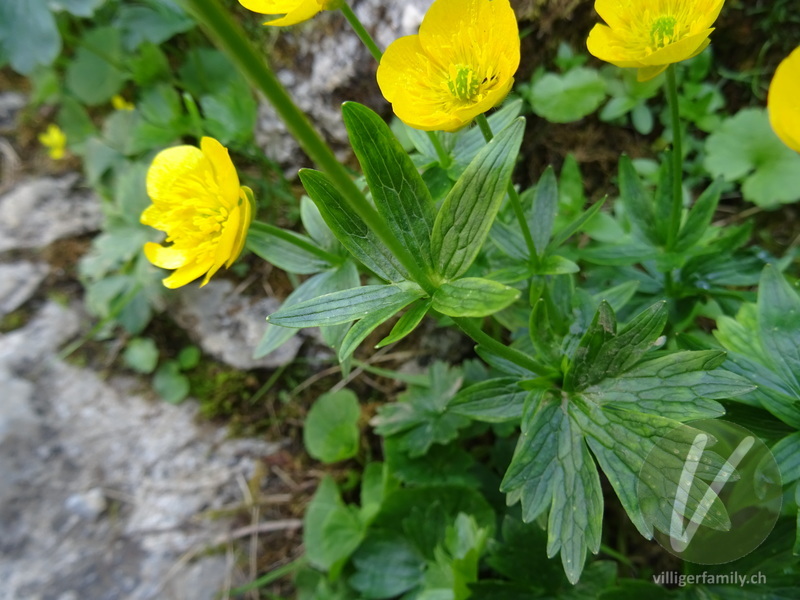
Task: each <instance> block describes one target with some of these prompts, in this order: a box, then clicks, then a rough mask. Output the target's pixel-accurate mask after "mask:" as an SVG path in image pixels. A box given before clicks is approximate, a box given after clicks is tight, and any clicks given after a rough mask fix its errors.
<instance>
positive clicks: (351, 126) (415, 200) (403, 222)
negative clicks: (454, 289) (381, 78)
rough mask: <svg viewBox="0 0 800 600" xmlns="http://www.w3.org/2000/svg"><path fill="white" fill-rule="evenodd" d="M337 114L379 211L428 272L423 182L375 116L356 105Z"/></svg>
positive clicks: (427, 205) (429, 215)
mask: <svg viewBox="0 0 800 600" xmlns="http://www.w3.org/2000/svg"><path fill="white" fill-rule="evenodd" d="M342 115H343V117H344V124H345V127H346V128H347V133H348V135H349V136H350V143H351V144H352V146H353V151H354V152H355V154H356V157H357V158H358V162H359V163H360V164H361V168H362V169H363V170H364V175H365V177H366V179H367V185H368V186H369V189H370V192H372V199H373V200H374V201H375V206H376V207H377V209H378V212H380V214H381V215H382V216H383V218H384V219H385V220H386V222H387V223H388V225H389V228H390V229H391V231H392V233H393V234H394V235H395V236H396V237H397V238H398V239H399V240H400V241H401V242H402V243H403V245H404V246H405V247H406V249H407V250H408V251H409V252H410V253H411V254H412V255H413V256H415V257H417V258H418V259H419V261H420V263H421V264H422V265H424V266H427V267H430V265H431V229H432V228H433V217H434V205H433V200H432V199H431V195H430V192H429V191H428V188H427V186H426V185H425V182H424V181H423V180H422V177H421V176H420V174H419V173H418V172H417V169H416V167H415V166H414V163H413V162H412V161H411V159H410V158H409V156H408V154H407V153H406V151H405V150H403V148H402V146H401V145H400V143H399V142H398V141H397V139H396V138H395V137H394V135H393V134H392V131H391V129H390V128H389V126H388V125H387V124H386V123H385V122H384V120H383V119H382V118H381V117H380V116H378V115H377V114H375V113H374V112H373V111H371V110H370V109H368V108H367V107H366V106H363V105H361V104H358V103H357V102H346V103H345V104H344V105H343V106H342Z"/></svg>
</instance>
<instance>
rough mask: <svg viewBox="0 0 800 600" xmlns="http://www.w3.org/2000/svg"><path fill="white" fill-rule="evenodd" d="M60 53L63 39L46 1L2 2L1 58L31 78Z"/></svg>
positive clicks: (18, 0) (6, 0) (13, 0)
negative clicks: (33, 73)
mask: <svg viewBox="0 0 800 600" xmlns="http://www.w3.org/2000/svg"><path fill="white" fill-rule="evenodd" d="M60 52H61V36H60V35H59V32H58V26H57V24H56V20H55V18H54V17H53V15H52V14H51V13H50V10H49V9H48V6H47V3H46V2H45V1H44V0H3V1H2V2H0V56H4V57H6V58H7V59H8V61H9V63H11V68H13V69H14V70H15V71H17V72H18V73H21V74H23V75H30V74H31V73H32V72H33V70H34V69H35V68H36V67H38V66H42V65H44V66H46V65H49V64H50V63H52V62H53V61H54V60H55V59H56V57H57V56H58V54H59V53H60Z"/></svg>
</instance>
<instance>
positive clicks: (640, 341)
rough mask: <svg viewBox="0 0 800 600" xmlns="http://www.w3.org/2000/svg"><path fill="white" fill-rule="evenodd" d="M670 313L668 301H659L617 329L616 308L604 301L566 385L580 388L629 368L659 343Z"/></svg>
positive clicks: (571, 365)
mask: <svg viewBox="0 0 800 600" xmlns="http://www.w3.org/2000/svg"><path fill="white" fill-rule="evenodd" d="M667 317H668V311H667V306H666V302H663V301H662V302H657V303H656V304H653V305H652V306H651V307H650V308H647V309H645V310H644V311H642V312H641V313H639V314H638V315H637V316H636V317H635V318H634V319H633V320H632V321H631V322H630V323H629V324H628V325H627V326H626V327H625V328H623V329H622V330H621V331H620V332H619V333H617V332H616V317H615V316H614V311H613V310H612V308H611V306H610V305H609V304H608V303H606V302H605V301H603V302H602V303H601V304H600V308H599V310H598V311H597V314H596V315H595V317H594V320H593V321H592V324H591V325H590V327H589V329H588V331H587V332H586V333H585V334H584V336H583V338H582V339H581V341H580V344H579V345H578V348H577V350H576V351H575V355H574V356H573V358H572V361H571V363H570V367H569V370H568V371H567V373H566V375H565V377H564V388H565V389H568V390H580V389H583V388H585V387H586V386H589V385H592V384H593V383H597V382H598V381H601V380H602V379H605V378H606V377H609V376H613V375H616V374H618V373H623V372H625V371H627V370H628V369H629V368H630V367H632V366H633V365H634V364H636V363H637V362H638V361H639V359H640V358H641V357H642V355H644V353H645V352H647V351H648V350H650V349H651V348H652V347H653V346H654V345H655V343H656V340H657V339H658V338H659V336H660V335H661V332H662V330H663V329H664V325H666V323H667Z"/></svg>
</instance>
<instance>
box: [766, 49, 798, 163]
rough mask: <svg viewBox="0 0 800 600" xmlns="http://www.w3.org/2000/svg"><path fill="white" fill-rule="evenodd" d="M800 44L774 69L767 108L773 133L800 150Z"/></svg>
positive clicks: (792, 147) (791, 146) (796, 149)
mask: <svg viewBox="0 0 800 600" xmlns="http://www.w3.org/2000/svg"><path fill="white" fill-rule="evenodd" d="M798 98H800V46H799V47H798V48H796V49H795V50H794V52H792V53H791V54H790V55H789V56H787V57H786V58H785V59H784V60H783V62H781V64H780V65H778V69H777V70H776V71H775V77H774V78H773V79H772V83H771V84H770V87H769V96H768V98H767V108H768V109H769V121H770V123H771V125H772V128H773V129H774V130H775V133H776V134H778V137H779V138H781V140H783V143H784V144H786V145H787V146H789V148H791V149H792V150H794V151H796V152H800V103H799V102H798Z"/></svg>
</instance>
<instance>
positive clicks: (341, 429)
mask: <svg viewBox="0 0 800 600" xmlns="http://www.w3.org/2000/svg"><path fill="white" fill-rule="evenodd" d="M360 417H361V407H360V406H359V404H358V398H356V395H355V394H354V393H353V392H351V391H350V390H346V389H345V390H339V391H338V392H331V393H327V394H323V395H322V396H320V397H319V398H317V400H316V401H315V402H314V405H313V406H312V407H311V410H309V411H308V415H306V419H305V424H304V425H303V444H304V445H305V447H306V451H307V452H308V453H309V454H310V455H311V456H313V457H314V458H316V459H317V460H320V461H322V462H324V463H334V462H339V461H341V460H346V459H348V458H352V457H354V456H355V455H356V453H357V452H358V442H359V430H358V420H359V418H360Z"/></svg>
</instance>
